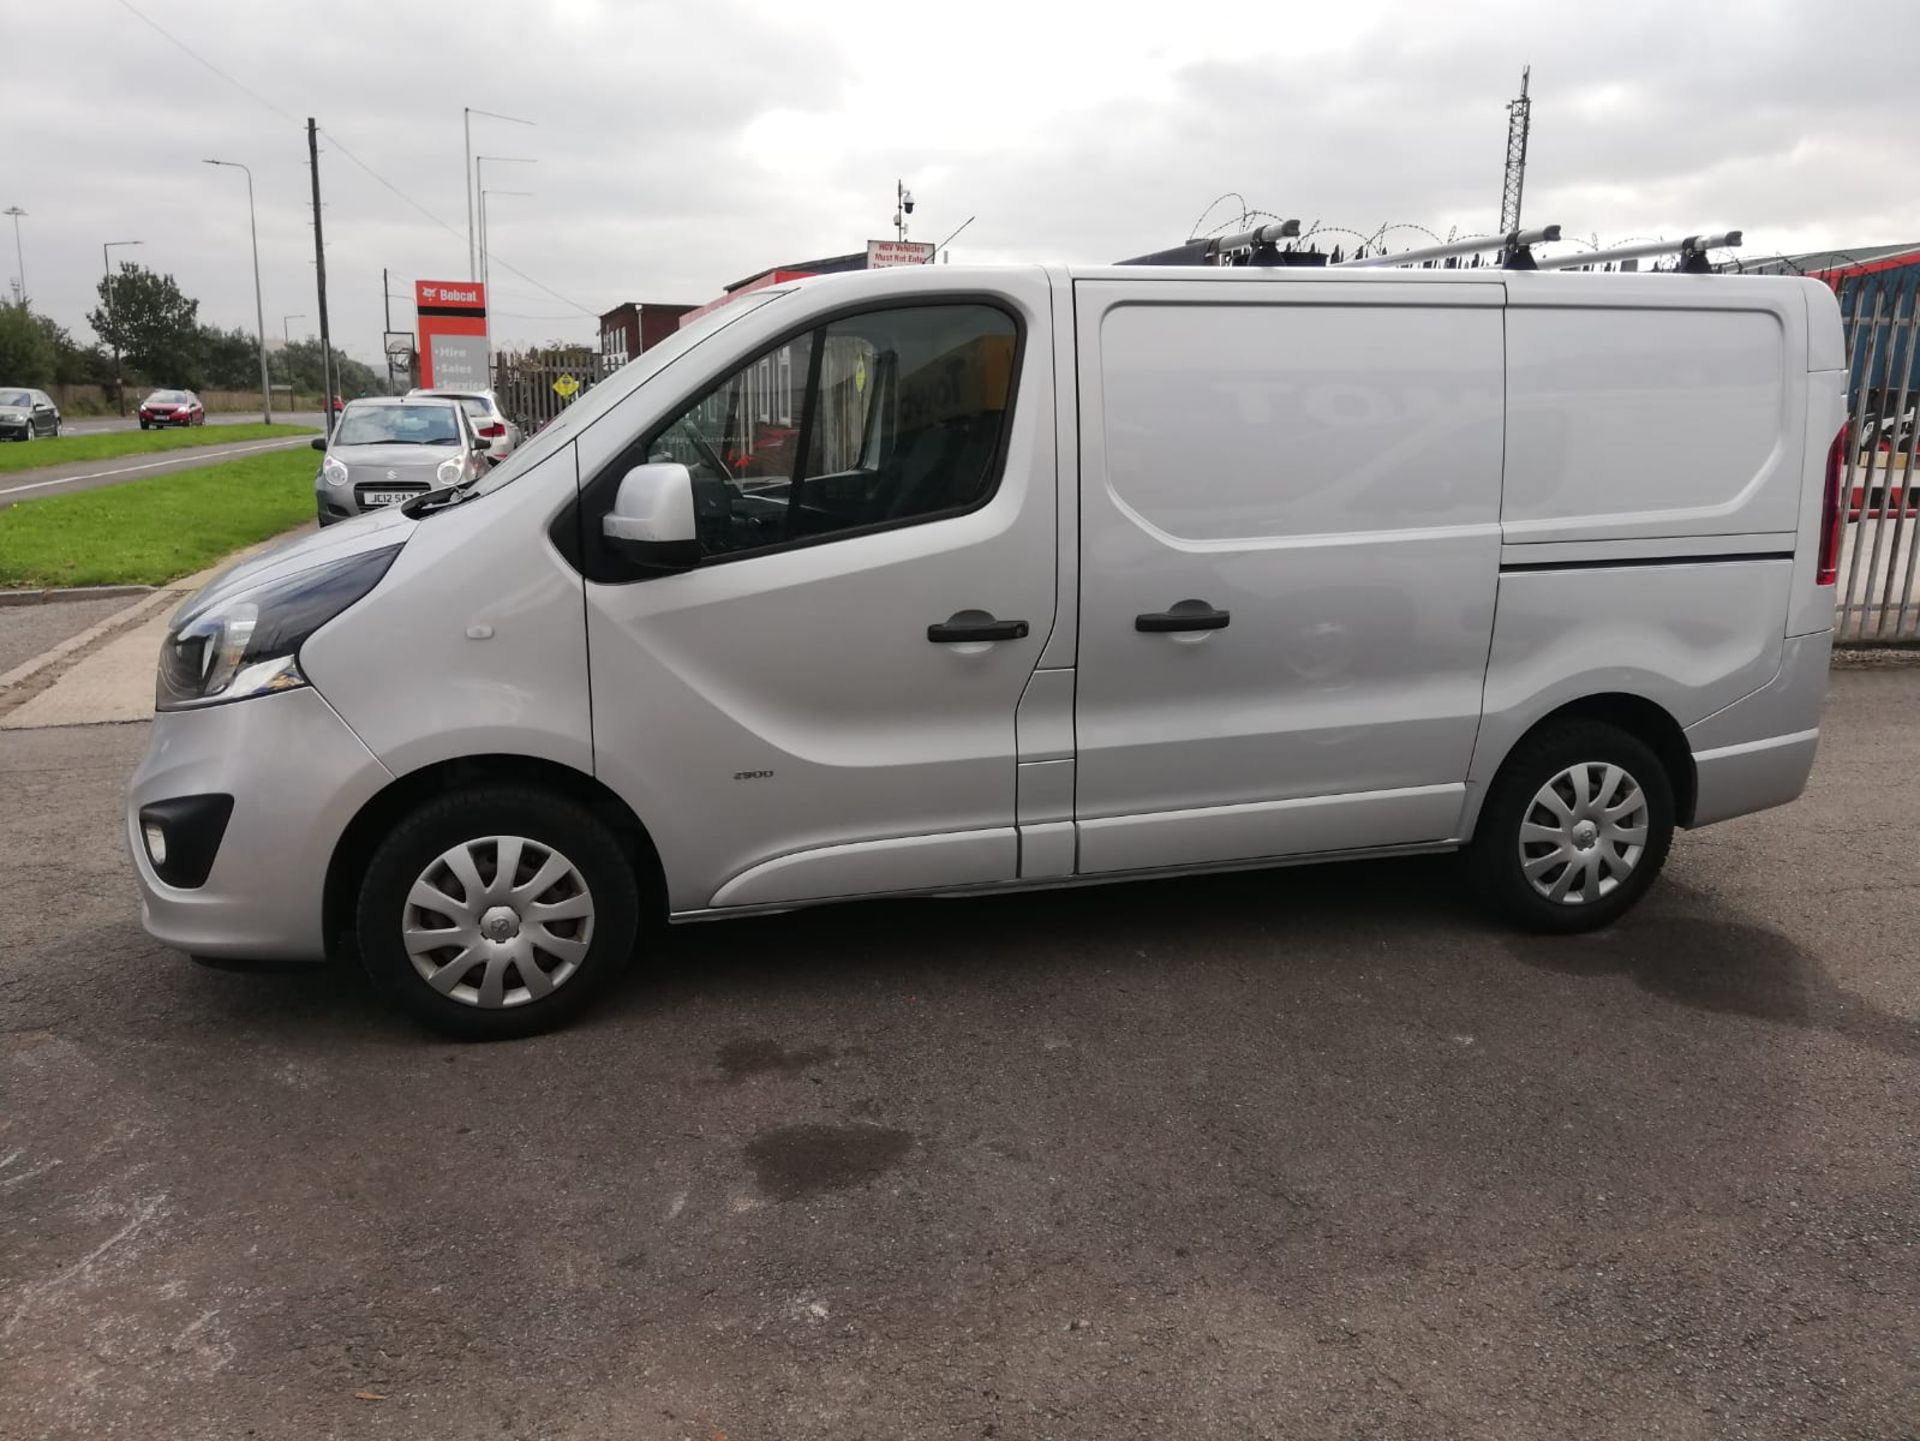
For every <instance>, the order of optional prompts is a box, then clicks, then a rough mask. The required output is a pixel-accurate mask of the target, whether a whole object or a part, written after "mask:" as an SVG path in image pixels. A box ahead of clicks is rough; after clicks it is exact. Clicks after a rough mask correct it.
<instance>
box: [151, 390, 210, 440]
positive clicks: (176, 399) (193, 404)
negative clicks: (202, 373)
mask: <svg viewBox="0 0 1920 1441" xmlns="http://www.w3.org/2000/svg"><path fill="white" fill-rule="evenodd" d="M206 423H207V408H206V407H205V406H204V405H202V404H201V403H200V397H199V396H197V395H195V394H194V393H193V392H192V391H191V390H156V391H154V393H153V394H152V395H149V396H148V397H147V398H146V399H145V400H143V401H141V402H140V428H141V429H142V430H149V429H151V428H153V427H155V426H161V425H205V424H206Z"/></svg>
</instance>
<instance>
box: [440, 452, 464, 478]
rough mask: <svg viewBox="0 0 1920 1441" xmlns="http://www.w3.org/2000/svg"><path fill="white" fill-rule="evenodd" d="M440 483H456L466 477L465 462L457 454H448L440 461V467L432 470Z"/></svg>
mask: <svg viewBox="0 0 1920 1441" xmlns="http://www.w3.org/2000/svg"><path fill="white" fill-rule="evenodd" d="M434 474H435V475H436V476H438V477H439V478H440V483H441V484H442V485H458V484H459V483H460V482H461V481H463V480H465V479H466V478H467V463H466V462H465V461H464V460H462V459H460V457H459V456H457V455H456V456H449V457H447V459H445V460H443V461H441V462H440V468H439V469H438V470H436V471H434Z"/></svg>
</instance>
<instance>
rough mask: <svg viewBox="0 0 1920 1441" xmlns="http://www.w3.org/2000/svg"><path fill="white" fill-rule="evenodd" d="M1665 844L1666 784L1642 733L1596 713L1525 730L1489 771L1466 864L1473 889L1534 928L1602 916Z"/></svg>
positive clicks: (1623, 903) (1635, 892)
mask: <svg viewBox="0 0 1920 1441" xmlns="http://www.w3.org/2000/svg"><path fill="white" fill-rule="evenodd" d="M1672 843H1673V783H1672V781H1671V780H1670V779H1669V777H1668V775H1667V772H1666V767H1664V766H1663V765H1661V763H1660V759H1659V757H1658V756H1656V755H1655V754H1654V753H1653V750H1652V749H1651V748H1650V747H1649V746H1647V745H1646V744H1645V743H1644V742H1643V741H1641V740H1639V739H1637V738H1636V737H1634V736H1633V735H1631V734H1629V733H1628V732H1626V731H1623V730H1621V729H1620V728H1619V727H1617V726H1611V725H1607V724H1606V723H1604V722H1602V721H1593V720H1570V721H1566V722H1564V723H1561V724H1556V725H1553V726H1551V727H1549V728H1547V729H1543V730H1541V731H1538V732H1536V733H1535V734H1533V735H1530V736H1528V737H1527V738H1526V739H1525V740H1523V741H1522V742H1521V743H1520V744H1519V745H1518V746H1516V747H1515V748H1514V752H1513V754H1512V755H1510V756H1508V757H1507V761H1506V764H1505V765H1503V766H1502V767H1501V768H1500V773H1499V774H1498V775H1497V776H1495V777H1494V781H1493V785H1492V786H1491V787H1490V788H1489V789H1488V791H1487V799H1486V804H1485V805H1484V806H1483V807H1482V808H1481V811H1480V821H1479V824H1478V825H1477V826H1476V827H1475V829H1474V836H1473V844H1472V846H1471V848H1470V849H1469V851H1468V855H1467V863H1468V866H1469V868H1470V870H1471V872H1472V875H1473V879H1474V884H1475V886H1476V887H1477V888H1478V890H1479V891H1480V894H1481V895H1482V896H1483V897H1484V898H1485V899H1486V900H1487V902H1488V903H1489V904H1491V905H1492V906H1493V907H1494V909H1496V910H1497V911H1499V912H1500V913H1501V914H1502V915H1504V916H1505V917H1506V918H1507V919H1509V920H1511V921H1513V922H1514V923H1515V924H1517V925H1520V926H1523V927H1525V928H1526V929H1528V930H1532V931H1548V932H1559V933H1566V932H1571V931H1588V930H1593V929H1595V928H1596V927H1599V926H1604V925H1608V924H1610V923H1611V922H1613V921H1615V920H1617V919H1618V918H1619V917H1620V916H1622V915H1624V914H1625V913H1626V912H1627V911H1628V910H1629V909H1631V908H1632V907H1633V905H1634V904H1635V903H1636V902H1637V901H1638V900H1639V899H1640V897H1641V896H1643V895H1645V894H1646V892H1647V888H1648V887H1649V886H1651V885H1652V884H1653V882H1654V880H1655V878H1656V877H1657V876H1658V875H1659V874H1660V867H1661V866H1662V864H1664V863H1665V861H1666V859H1667V849H1668V847H1669V846H1670V845H1671V844H1672Z"/></svg>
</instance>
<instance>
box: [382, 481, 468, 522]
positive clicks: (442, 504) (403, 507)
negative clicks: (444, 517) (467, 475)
mask: <svg viewBox="0 0 1920 1441" xmlns="http://www.w3.org/2000/svg"><path fill="white" fill-rule="evenodd" d="M474 484H475V482H474V481H471V480H463V481H461V482H460V484H458V485H443V486H441V487H440V488H439V489H438V490H429V491H426V492H424V493H422V494H420V495H416V496H414V497H413V498H412V499H411V500H403V501H401V502H400V514H402V515H404V516H405V517H406V518H407V519H408V520H418V519H420V517H422V516H423V515H432V514H433V513H434V512H435V511H441V510H451V509H452V508H453V507H454V506H456V505H458V504H460V502H461V501H463V500H471V499H472V498H473V487H474Z"/></svg>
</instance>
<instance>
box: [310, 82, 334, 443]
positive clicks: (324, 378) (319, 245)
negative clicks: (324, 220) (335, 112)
mask: <svg viewBox="0 0 1920 1441" xmlns="http://www.w3.org/2000/svg"><path fill="white" fill-rule="evenodd" d="M307 164H308V166H309V167H310V168H311V169H312V171H313V267H314V276H315V278H316V280H317V281H318V284H319V287H320V385H321V392H320V416H321V422H320V428H321V429H322V430H324V431H325V432H326V433H327V434H329V435H331V434H332V433H333V384H334V381H333V340H332V337H331V336H329V335H328V333H327V242H326V238H325V236H324V235H322V234H321V230H320V127H319V126H318V125H316V124H315V123H314V119H313V117H312V116H311V115H309V116H308V117H307Z"/></svg>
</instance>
